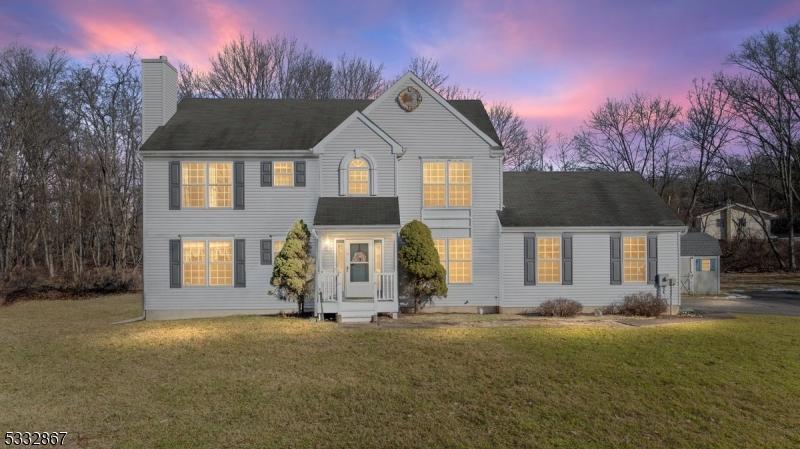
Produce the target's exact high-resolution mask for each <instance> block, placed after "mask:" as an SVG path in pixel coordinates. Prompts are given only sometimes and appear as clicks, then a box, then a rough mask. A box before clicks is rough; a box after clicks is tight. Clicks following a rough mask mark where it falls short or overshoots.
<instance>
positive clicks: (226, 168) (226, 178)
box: [181, 162, 233, 209]
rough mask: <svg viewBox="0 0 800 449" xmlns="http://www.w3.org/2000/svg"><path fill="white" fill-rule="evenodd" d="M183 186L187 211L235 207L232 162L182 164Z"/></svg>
mask: <svg viewBox="0 0 800 449" xmlns="http://www.w3.org/2000/svg"><path fill="white" fill-rule="evenodd" d="M181 184H182V190H183V203H182V204H183V207H184V208H186V209H203V208H205V207H206V198H208V207H214V208H228V209H230V208H231V207H232V205H233V163H232V162H208V163H207V162H181Z"/></svg>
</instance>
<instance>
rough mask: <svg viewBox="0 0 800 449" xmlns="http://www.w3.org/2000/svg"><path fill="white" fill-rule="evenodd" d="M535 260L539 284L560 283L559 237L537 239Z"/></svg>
mask: <svg viewBox="0 0 800 449" xmlns="http://www.w3.org/2000/svg"><path fill="white" fill-rule="evenodd" d="M536 259H537V260H536V270H537V273H536V275H537V277H538V279H539V283H540V284H558V283H560V282H561V237H537V238H536Z"/></svg>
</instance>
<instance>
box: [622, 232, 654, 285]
mask: <svg viewBox="0 0 800 449" xmlns="http://www.w3.org/2000/svg"><path fill="white" fill-rule="evenodd" d="M625 237H628V238H630V237H639V238H643V239H644V281H626V280H625ZM619 245H620V249H619V251H620V264H619V265H620V271H621V273H620V276H621V277H622V279H621V281H622V282H621V283H622V285H648V284H647V234H622V235H621V236H620V242H619Z"/></svg>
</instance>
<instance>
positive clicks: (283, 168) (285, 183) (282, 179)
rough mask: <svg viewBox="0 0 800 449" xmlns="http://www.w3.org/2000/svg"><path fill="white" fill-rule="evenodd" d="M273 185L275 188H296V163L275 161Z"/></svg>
mask: <svg viewBox="0 0 800 449" xmlns="http://www.w3.org/2000/svg"><path fill="white" fill-rule="evenodd" d="M272 171H273V178H272V185H273V186H275V187H294V162H293V161H274V162H273V163H272Z"/></svg>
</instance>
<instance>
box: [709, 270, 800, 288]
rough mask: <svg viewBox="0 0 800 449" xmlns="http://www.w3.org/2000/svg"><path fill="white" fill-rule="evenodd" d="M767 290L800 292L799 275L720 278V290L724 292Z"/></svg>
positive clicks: (771, 274)
mask: <svg viewBox="0 0 800 449" xmlns="http://www.w3.org/2000/svg"><path fill="white" fill-rule="evenodd" d="M768 288H785V289H789V290H800V273H722V275H721V277H720V289H721V290H722V291H725V292H730V291H734V290H758V289H768Z"/></svg>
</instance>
